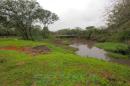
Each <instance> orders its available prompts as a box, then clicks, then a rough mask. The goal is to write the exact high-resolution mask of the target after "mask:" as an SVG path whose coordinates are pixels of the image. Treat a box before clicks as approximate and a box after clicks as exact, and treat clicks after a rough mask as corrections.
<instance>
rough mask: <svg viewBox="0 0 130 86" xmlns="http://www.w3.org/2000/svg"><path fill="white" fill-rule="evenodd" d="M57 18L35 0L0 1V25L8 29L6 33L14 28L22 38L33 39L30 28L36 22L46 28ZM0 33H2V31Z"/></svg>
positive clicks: (32, 27) (31, 28)
mask: <svg viewBox="0 0 130 86" xmlns="http://www.w3.org/2000/svg"><path fill="white" fill-rule="evenodd" d="M57 20H58V16H57V15H56V14H55V13H52V12H50V11H48V10H45V9H43V8H42V7H41V6H40V4H39V3H38V2H36V1H35V0H1V1H0V25H1V26H2V27H5V28H7V29H8V30H6V32H7V33H6V35H10V34H8V32H10V31H11V29H12V28H15V29H14V30H15V31H16V32H18V33H16V34H18V35H20V36H21V37H22V38H23V39H27V40H33V37H32V35H33V34H32V30H33V29H35V28H34V27H35V23H36V22H37V23H42V24H43V25H44V28H48V25H49V24H52V23H54V22H55V21H57ZM39 29H41V28H39ZM0 30H1V31H2V29H0ZM43 30H44V29H43ZM1 31H0V32H1ZM39 33H40V32H39ZM0 34H2V35H4V34H3V33H2V32H1V33H0Z"/></svg>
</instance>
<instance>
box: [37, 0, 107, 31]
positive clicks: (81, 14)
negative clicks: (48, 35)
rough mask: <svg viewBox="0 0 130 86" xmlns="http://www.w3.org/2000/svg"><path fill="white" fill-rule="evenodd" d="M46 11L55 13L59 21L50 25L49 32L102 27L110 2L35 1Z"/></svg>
mask: <svg viewBox="0 0 130 86" xmlns="http://www.w3.org/2000/svg"><path fill="white" fill-rule="evenodd" d="M37 1H38V2H39V3H40V5H41V6H42V7H43V8H44V9H47V10H50V11H52V12H54V13H56V14H57V15H58V16H59V18H60V20H58V21H57V22H55V23H54V24H53V25H50V26H49V28H50V30H51V31H56V30H59V29H64V28H74V27H82V28H84V27H86V26H92V25H93V26H102V25H104V24H105V23H104V20H105V19H104V15H105V10H106V7H107V6H108V5H109V2H110V0H37Z"/></svg>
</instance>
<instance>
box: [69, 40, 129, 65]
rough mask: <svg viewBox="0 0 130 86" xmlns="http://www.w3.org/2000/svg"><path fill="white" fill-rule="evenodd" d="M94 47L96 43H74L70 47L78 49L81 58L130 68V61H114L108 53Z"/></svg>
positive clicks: (77, 52)
mask: <svg viewBox="0 0 130 86" xmlns="http://www.w3.org/2000/svg"><path fill="white" fill-rule="evenodd" d="M94 45H95V42H93V41H84V42H79V41H74V42H73V43H72V44H71V45H70V46H71V47H73V48H77V49H78V50H77V51H76V52H75V53H76V54H77V55H79V56H82V57H91V58H98V59H102V60H105V61H109V62H114V63H118V64H123V65H128V66H130V59H114V58H111V57H108V56H107V51H105V50H103V49H100V48H98V47H95V46H94Z"/></svg>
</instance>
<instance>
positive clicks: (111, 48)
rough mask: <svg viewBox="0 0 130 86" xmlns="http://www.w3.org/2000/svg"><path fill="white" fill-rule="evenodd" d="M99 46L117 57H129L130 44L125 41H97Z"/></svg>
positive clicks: (113, 56) (110, 55) (109, 54)
mask: <svg viewBox="0 0 130 86" xmlns="http://www.w3.org/2000/svg"><path fill="white" fill-rule="evenodd" d="M96 46H97V47H99V48H102V49H104V50H106V51H108V54H107V55H108V56H109V57H112V58H116V59H120V58H123V59H128V58H129V55H128V54H129V53H128V51H129V46H128V45H127V44H124V43H117V42H105V43H97V44H96ZM122 52H125V53H126V55H123V54H122Z"/></svg>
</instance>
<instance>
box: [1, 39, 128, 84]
mask: <svg viewBox="0 0 130 86" xmlns="http://www.w3.org/2000/svg"><path fill="white" fill-rule="evenodd" d="M40 45H44V46H46V47H48V48H49V50H50V51H49V52H48V53H39V54H37V55H30V54H28V53H24V52H19V51H15V50H0V72H1V73H0V77H1V78H0V85H1V86H57V85H59V86H97V85H99V86H111V85H112V86H129V85H130V68H129V67H127V66H123V65H118V64H114V63H111V62H106V61H102V60H98V59H94V58H81V57H80V56H77V55H75V54H73V52H72V50H71V49H66V48H63V47H60V46H58V45H57V46H56V45H55V44H53V43H52V42H51V41H49V40H47V41H41V42H34V41H25V40H16V39H10V40H6V39H4V40H2V39H1V40H0V47H7V46H8V47H9V46H16V47H28V46H29V47H36V46H40Z"/></svg>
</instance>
